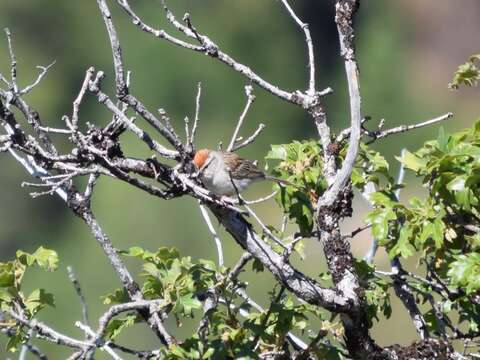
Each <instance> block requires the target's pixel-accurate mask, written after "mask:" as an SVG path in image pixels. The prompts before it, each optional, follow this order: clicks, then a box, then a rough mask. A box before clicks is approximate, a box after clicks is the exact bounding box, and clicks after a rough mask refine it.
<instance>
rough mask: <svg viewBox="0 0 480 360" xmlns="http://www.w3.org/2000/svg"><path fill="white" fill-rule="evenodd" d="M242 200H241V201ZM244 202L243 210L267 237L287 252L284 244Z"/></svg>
mask: <svg viewBox="0 0 480 360" xmlns="http://www.w3.org/2000/svg"><path fill="white" fill-rule="evenodd" d="M242 200H243V199H242ZM243 201H244V208H245V209H247V211H248V213H249V214H250V215H251V216H252V217H253V218H254V219H255V220H256V221H257V223H258V224H259V225H260V227H261V228H262V230H263V232H264V233H265V234H267V236H268V237H269V238H270V239H272V240H273V241H274V242H275V243H277V244H278V245H280V246H281V247H282V248H283V249H284V250H288V249H287V247H286V246H285V244H284V243H283V242H282V240H280V239H279V238H278V237H276V236H275V235H274V234H273V233H272V232H271V231H270V229H269V228H268V227H267V226H266V225H265V224H264V223H263V221H262V220H261V219H260V217H259V216H258V215H257V214H256V213H255V211H253V210H252V208H251V207H250V206H248V205H247V204H246V203H245V200H243Z"/></svg>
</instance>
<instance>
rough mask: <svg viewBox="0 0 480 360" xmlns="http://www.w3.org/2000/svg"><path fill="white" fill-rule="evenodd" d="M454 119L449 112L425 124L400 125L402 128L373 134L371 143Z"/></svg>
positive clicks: (398, 127)
mask: <svg viewBox="0 0 480 360" xmlns="http://www.w3.org/2000/svg"><path fill="white" fill-rule="evenodd" d="M452 117H453V113H451V112H449V113H446V114H444V115H441V116H438V117H436V118H433V119H430V120H427V121H423V122H421V123H418V124H413V125H400V126H397V127H394V128H391V129H387V130H383V131H380V132H378V133H373V139H372V140H371V141H370V142H373V141H375V140H377V139H381V138H384V137H387V136H389V135H392V134H399V133H403V132H406V131H410V130H414V129H419V128H422V127H424V126H429V125H434V124H437V123H439V122H442V121H445V120H448V119H451V118H452Z"/></svg>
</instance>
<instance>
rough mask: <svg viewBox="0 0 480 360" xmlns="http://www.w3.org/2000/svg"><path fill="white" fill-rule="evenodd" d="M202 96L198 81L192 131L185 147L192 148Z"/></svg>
mask: <svg viewBox="0 0 480 360" xmlns="http://www.w3.org/2000/svg"><path fill="white" fill-rule="evenodd" d="M201 96H202V83H201V82H199V83H198V85H197V96H196V98H195V118H194V120H193V126H192V131H191V133H190V138H188V139H187V149H188V150H190V151H192V150H193V143H194V141H195V134H196V132H197V127H198V120H199V119H200V98H201Z"/></svg>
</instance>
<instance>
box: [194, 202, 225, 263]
mask: <svg viewBox="0 0 480 360" xmlns="http://www.w3.org/2000/svg"><path fill="white" fill-rule="evenodd" d="M198 206H199V207H200V212H201V213H202V217H203V220H204V221H205V223H206V224H207V227H208V230H209V231H210V234H212V236H213V240H214V241H215V246H216V247H217V257H218V266H219V268H221V267H223V265H224V263H223V248H222V241H221V240H220V237H219V236H218V234H217V232H216V230H215V228H214V227H213V224H212V220H211V219H210V215H208V211H207V209H206V208H205V206H204V205H203V204H202V203H201V202H200V201H199V202H198Z"/></svg>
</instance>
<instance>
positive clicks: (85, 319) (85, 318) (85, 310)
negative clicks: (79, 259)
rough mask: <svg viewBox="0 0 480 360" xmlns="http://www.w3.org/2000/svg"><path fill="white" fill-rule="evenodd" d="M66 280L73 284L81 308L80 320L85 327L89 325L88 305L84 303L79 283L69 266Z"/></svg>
mask: <svg viewBox="0 0 480 360" xmlns="http://www.w3.org/2000/svg"><path fill="white" fill-rule="evenodd" d="M67 272H68V278H69V279H70V282H71V283H72V284H73V287H74V289H75V292H76V294H77V296H78V299H79V300H80V305H81V306H82V320H83V323H84V324H85V325H88V324H89V321H88V305H87V302H86V301H85V296H83V291H82V288H81V287H80V283H79V282H78V279H77V277H76V276H75V272H74V271H73V268H72V267H71V266H67Z"/></svg>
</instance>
